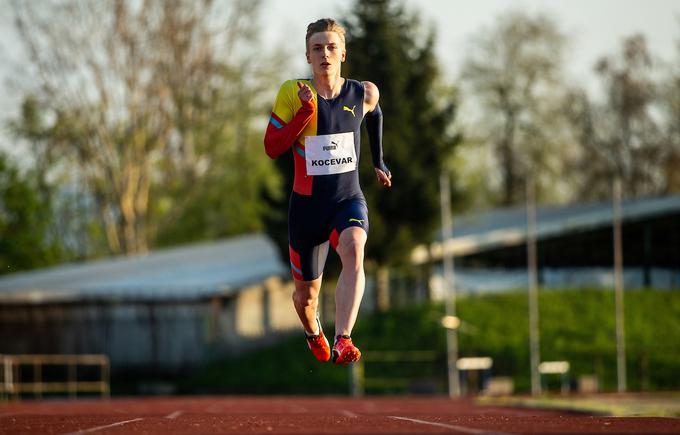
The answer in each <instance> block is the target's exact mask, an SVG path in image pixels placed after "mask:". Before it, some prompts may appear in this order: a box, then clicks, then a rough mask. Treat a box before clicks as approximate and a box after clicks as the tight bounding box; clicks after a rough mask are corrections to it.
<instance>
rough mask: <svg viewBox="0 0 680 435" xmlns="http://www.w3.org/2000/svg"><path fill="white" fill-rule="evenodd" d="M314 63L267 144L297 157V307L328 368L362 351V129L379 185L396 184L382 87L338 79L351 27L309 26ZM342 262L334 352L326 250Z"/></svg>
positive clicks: (293, 201)
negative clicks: (323, 308) (324, 313)
mask: <svg viewBox="0 0 680 435" xmlns="http://www.w3.org/2000/svg"><path fill="white" fill-rule="evenodd" d="M305 43H306V52H305V54H306V56H307V63H309V64H310V65H311V66H312V79H299V80H288V81H286V82H284V83H283V85H281V89H280V90H279V93H278V95H277V97H276V102H275V103H274V110H273V111H272V114H271V118H270V120H269V125H268V126H267V132H266V134H265V138H264V145H265V150H266V152H267V155H268V156H269V157H271V158H272V159H275V158H277V157H278V156H280V155H282V154H283V153H285V152H287V151H288V150H289V149H290V150H291V152H292V153H293V160H294V166H295V179H294V184H293V192H292V193H291V196H290V203H289V208H288V240H289V254H290V267H291V271H292V274H293V279H294V280H295V292H294V293H293V304H294V306H295V311H296V312H297V314H298V317H299V318H300V321H301V322H302V326H303V327H304V330H305V335H306V338H307V344H308V346H309V348H310V350H311V351H312V353H313V354H314V356H315V357H316V359H318V360H319V361H321V362H326V361H329V360H331V359H332V360H333V362H334V363H335V364H348V363H352V362H355V361H357V360H359V358H360V357H361V352H360V351H359V349H357V347H356V346H354V344H353V343H352V339H351V333H352V328H353V327H354V323H355V322H356V319H357V314H358V312H359V305H360V304H361V299H362V297H363V294H364V284H365V275H364V246H365V244H366V238H367V236H368V209H367V208H366V200H365V199H364V194H363V193H362V191H361V188H360V186H359V166H358V163H359V162H358V158H359V145H360V144H359V142H360V137H361V122H362V120H363V118H364V117H365V118H366V130H367V132H368V137H369V145H370V147H371V156H372V158H373V166H374V167H375V173H376V176H377V178H378V181H379V182H380V183H381V184H382V185H383V186H385V187H390V186H391V185H392V181H391V178H392V176H391V174H390V171H389V170H388V169H387V167H386V166H385V163H384V162H383V157H382V112H381V110H380V106H379V105H378V98H379V93H378V88H377V87H376V85H374V84H373V83H371V82H359V81H356V80H350V79H346V78H343V77H342V76H341V75H340V68H341V64H342V62H344V61H345V56H346V51H345V29H344V28H343V27H342V26H341V25H340V24H338V23H337V22H336V21H334V20H332V19H330V18H325V19H321V20H318V21H315V22H314V23H311V24H310V25H309V26H307V35H306V38H305ZM329 243H330V246H331V247H333V248H334V249H335V251H336V252H337V253H338V255H339V256H340V261H341V263H342V271H341V272H340V277H339V278H338V285H337V289H336V294H335V306H336V308H335V342H334V345H333V349H332V351H331V349H330V346H329V343H328V340H327V339H326V337H325V336H324V333H323V330H322V329H321V322H320V321H319V318H318V314H317V307H318V303H319V291H320V290H321V279H322V274H323V268H324V265H325V262H326V256H327V254H328V245H329Z"/></svg>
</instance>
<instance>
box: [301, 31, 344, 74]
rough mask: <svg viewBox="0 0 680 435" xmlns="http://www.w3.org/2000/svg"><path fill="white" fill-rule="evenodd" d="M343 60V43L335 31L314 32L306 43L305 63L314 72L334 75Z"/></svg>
mask: <svg viewBox="0 0 680 435" xmlns="http://www.w3.org/2000/svg"><path fill="white" fill-rule="evenodd" d="M344 61H345V44H343V42H342V39H340V35H338V34H337V33H335V32H318V33H314V34H313V35H312V36H311V37H310V38H309V42H308V43H307V63H309V64H310V65H312V70H313V71H314V74H321V75H335V74H336V73H338V72H339V71H340V64H341V63H342V62H344Z"/></svg>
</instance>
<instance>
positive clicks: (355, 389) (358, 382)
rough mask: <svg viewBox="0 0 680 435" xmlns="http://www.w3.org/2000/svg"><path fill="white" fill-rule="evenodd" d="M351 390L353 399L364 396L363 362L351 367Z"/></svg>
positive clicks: (360, 361)
mask: <svg viewBox="0 0 680 435" xmlns="http://www.w3.org/2000/svg"><path fill="white" fill-rule="evenodd" d="M349 388H350V394H351V395H352V397H362V396H363V395H364V362H363V361H362V360H359V361H357V362H355V363H354V364H350V365H349Z"/></svg>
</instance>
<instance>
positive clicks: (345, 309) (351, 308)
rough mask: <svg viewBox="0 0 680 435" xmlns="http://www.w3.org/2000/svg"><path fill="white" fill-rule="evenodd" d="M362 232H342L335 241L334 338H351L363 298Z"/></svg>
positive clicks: (364, 238)
mask: <svg viewBox="0 0 680 435" xmlns="http://www.w3.org/2000/svg"><path fill="white" fill-rule="evenodd" d="M366 238H367V235H366V231H364V229H363V228H359V227H348V228H345V229H344V230H343V231H342V233H340V237H339V238H338V246H337V248H336V251H337V253H338V255H339V256H340V261H341V262H342V271H341V272H340V277H339V278H338V287H337V289H336V291H335V336H336V337H337V336H338V335H351V333H352V328H354V323H355V322H356V320H357V314H358V313H359V305H360V304H361V299H362V297H363V296H364V287H365V284H366V275H365V274H364V246H365V245H366Z"/></svg>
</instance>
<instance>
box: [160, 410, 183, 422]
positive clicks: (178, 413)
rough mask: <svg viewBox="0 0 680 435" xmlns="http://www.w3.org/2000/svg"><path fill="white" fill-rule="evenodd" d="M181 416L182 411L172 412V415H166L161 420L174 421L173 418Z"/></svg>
mask: <svg viewBox="0 0 680 435" xmlns="http://www.w3.org/2000/svg"><path fill="white" fill-rule="evenodd" d="M182 414H184V411H182V410H179V411H175V412H173V413H172V414H168V415H166V416H165V417H163V418H168V419H170V420H172V419H175V418H177V417H179V416H180V415H182Z"/></svg>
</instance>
